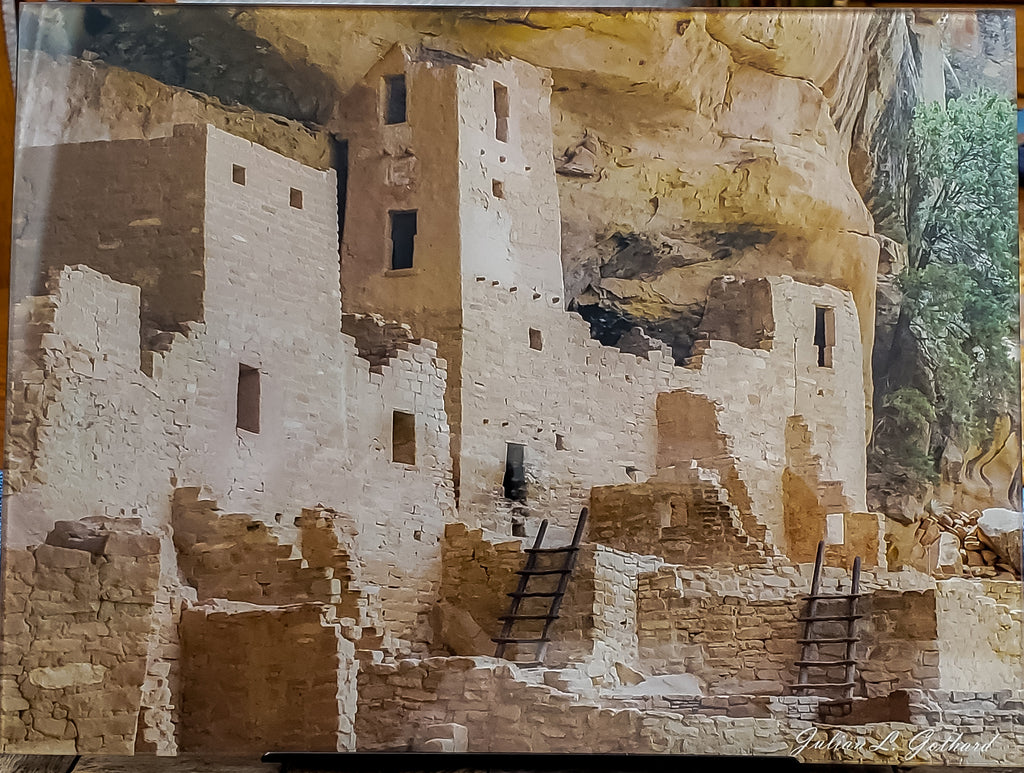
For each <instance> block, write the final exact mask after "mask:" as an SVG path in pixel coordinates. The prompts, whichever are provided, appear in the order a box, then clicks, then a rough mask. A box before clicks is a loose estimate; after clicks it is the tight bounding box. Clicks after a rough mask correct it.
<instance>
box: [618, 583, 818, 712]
mask: <svg viewBox="0 0 1024 773" xmlns="http://www.w3.org/2000/svg"><path fill="white" fill-rule="evenodd" d="M764 581H765V582H766V583H771V584H772V585H770V586H768V587H769V588H772V587H774V588H775V589H776V590H782V589H784V588H785V589H788V588H791V582H792V580H791V579H790V578H787V577H785V576H765V577H764ZM776 582H777V583H778V586H775V583H776ZM790 593H791V590H790ZM751 595H753V594H751ZM780 595H781V594H780ZM639 606H640V612H639V616H638V620H637V627H638V630H639V644H640V656H641V661H642V662H643V664H644V665H645V666H646V667H647V668H650V669H652V670H654V671H655V672H656V673H689V674H693V675H695V676H697V677H698V679H700V680H701V682H702V683H703V684H704V685H706V689H707V690H708V691H710V692H712V693H714V694H719V695H728V694H730V693H739V694H768V695H781V694H783V693H784V692H785V691H786V690H785V686H786V685H788V684H790V683H793V682H795V681H796V670H795V667H794V665H793V663H794V662H795V661H796V660H799V655H800V647H799V645H798V644H797V641H796V640H797V639H798V638H799V636H800V634H801V626H800V624H799V623H798V622H797V618H798V617H799V616H800V614H801V613H802V611H803V609H804V606H805V603H804V601H803V599H802V598H800V597H795V596H793V595H788V597H781V598H757V597H756V596H754V597H750V596H748V595H747V594H745V593H741V592H739V589H738V588H737V590H736V591H733V592H732V593H729V592H723V591H714V590H711V589H709V586H708V583H707V582H705V581H704V580H702V579H698V575H697V574H695V573H694V572H692V571H689V570H686V569H681V568H679V567H668V566H666V567H663V568H662V569H660V570H659V571H658V572H657V573H655V574H651V575H642V576H641V577H640V584H639Z"/></svg>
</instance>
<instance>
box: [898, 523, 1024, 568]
mask: <svg viewBox="0 0 1024 773" xmlns="http://www.w3.org/2000/svg"><path fill="white" fill-rule="evenodd" d="M930 509H931V508H930ZM934 510H935V511H937V512H929V514H928V515H926V516H925V517H924V518H923V519H922V520H921V522H920V523H919V524H918V527H917V531H916V533H915V535H914V538H915V541H916V543H917V545H918V546H919V547H920V550H917V549H915V555H917V556H919V557H925V556H929V555H930V556H931V557H932V558H933V561H931V562H930V563H934V568H935V570H936V571H937V572H938V573H939V574H940V575H941V574H947V575H963V576H968V577H986V578H993V579H997V580H1015V579H1020V571H1019V570H1018V569H1015V568H1014V566H1013V564H1012V560H1011V558H1010V557H1009V556H1007V550H1006V548H1005V546H1002V545H1000V542H1001V540H1000V539H999V537H998V536H996V535H995V533H994V530H993V529H992V528H991V527H989V528H986V527H985V525H984V523H979V522H980V521H982V519H983V518H984V516H983V514H982V513H981V512H980V511H978V510H972V511H971V512H970V513H964V512H955V511H953V510H945V509H942V508H934ZM985 512H986V513H988V512H990V511H988V510H986V511H985ZM1006 512H1009V511H1006Z"/></svg>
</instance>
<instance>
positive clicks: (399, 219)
mask: <svg viewBox="0 0 1024 773" xmlns="http://www.w3.org/2000/svg"><path fill="white" fill-rule="evenodd" d="M389 214H390V219H391V224H390V228H391V268H392V269H393V270H395V269H401V268H412V266H413V252H414V251H415V247H416V213H415V212H391V213H389Z"/></svg>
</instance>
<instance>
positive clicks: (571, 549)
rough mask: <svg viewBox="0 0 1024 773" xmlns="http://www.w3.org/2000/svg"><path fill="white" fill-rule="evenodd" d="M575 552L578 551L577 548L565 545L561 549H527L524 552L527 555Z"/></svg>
mask: <svg viewBox="0 0 1024 773" xmlns="http://www.w3.org/2000/svg"><path fill="white" fill-rule="evenodd" d="M576 550H579V548H578V547H573V546H572V545H567V546H566V547H563V548H527V549H526V552H527V553H569V552H573V551H576Z"/></svg>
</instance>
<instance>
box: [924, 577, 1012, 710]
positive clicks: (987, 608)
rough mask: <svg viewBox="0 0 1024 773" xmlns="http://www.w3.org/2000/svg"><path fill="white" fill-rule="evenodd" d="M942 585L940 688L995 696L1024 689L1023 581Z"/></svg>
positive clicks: (938, 604)
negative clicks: (998, 692)
mask: <svg viewBox="0 0 1024 773" xmlns="http://www.w3.org/2000/svg"><path fill="white" fill-rule="evenodd" d="M936 585H937V589H936V593H935V605H936V608H935V618H936V627H937V637H936V638H937V640H938V650H939V661H938V664H937V665H938V667H939V676H940V680H939V687H941V688H942V689H946V690H969V691H975V690H993V691H994V690H1001V689H1004V688H1006V687H1011V686H1014V685H1021V684H1024V659H1022V654H1024V651H1022V637H1024V624H1022V609H1021V604H1020V588H1021V586H1020V582H1016V581H1006V582H1001V583H997V582H994V581H990V582H987V583H979V582H978V581H976V580H961V579H950V580H942V581H940V582H938V583H936ZM997 585H1005V586H1009V588H1013V589H1015V591H1016V592H1015V593H1014V592H1013V591H1010V590H1009V588H1007V589H1005V590H1001V589H997V588H996V587H995V586H997ZM990 594H992V595H990ZM993 595H994V596H997V597H998V598H1000V599H1004V600H1005V601H1006V602H1009V603H1008V604H1007V603H1003V602H1002V601H997V600H996V599H995V598H993V597H992V596H993ZM965 631H970V635H969V636H965V635H964V632H965Z"/></svg>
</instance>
